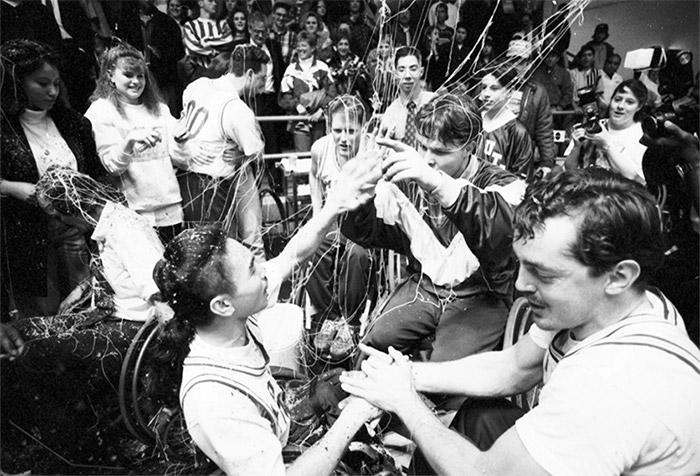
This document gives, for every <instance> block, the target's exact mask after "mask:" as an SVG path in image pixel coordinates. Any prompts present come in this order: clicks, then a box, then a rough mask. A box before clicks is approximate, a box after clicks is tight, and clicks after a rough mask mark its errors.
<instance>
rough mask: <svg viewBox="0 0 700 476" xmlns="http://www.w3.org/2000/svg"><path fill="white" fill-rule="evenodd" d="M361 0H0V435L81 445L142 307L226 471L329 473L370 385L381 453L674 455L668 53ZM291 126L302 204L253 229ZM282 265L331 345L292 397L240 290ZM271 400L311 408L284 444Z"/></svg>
mask: <svg viewBox="0 0 700 476" xmlns="http://www.w3.org/2000/svg"><path fill="white" fill-rule="evenodd" d="M390 3H391V4H392V5H393V8H394V10H392V9H391V8H390V7H389V6H387V4H385V3H384V2H375V1H365V0H349V1H347V2H327V1H323V0H314V1H309V0H297V1H289V0H286V1H285V0H280V1H275V2H273V1H267V0H247V1H242V0H239V1H233V0H231V1H229V0H226V1H220V0H198V1H188V0H170V1H167V2H163V1H156V0H135V1H124V2H106V1H99V0H87V1H80V2H78V1H70V0H60V1H59V0H45V1H38V0H37V1H32V0H15V1H10V0H3V1H2V2H1V3H0V19H1V20H2V25H1V27H2V30H1V33H0V34H1V35H2V36H1V38H0V61H1V65H2V71H1V73H2V97H1V104H0V106H1V107H0V109H1V112H2V117H1V120H2V134H1V137H0V140H1V144H0V145H1V150H0V152H1V154H2V155H1V160H2V161H1V163H0V197H2V214H1V216H0V218H1V226H2V228H1V230H0V233H1V236H2V251H1V253H0V254H1V258H2V263H1V264H2V268H1V269H2V271H1V273H2V308H1V309H0V310H1V312H2V328H1V331H2V332H1V333H0V349H1V350H2V385H1V390H2V400H1V401H0V403H1V404H2V415H3V420H4V422H3V425H2V430H3V446H6V444H7V441H8V437H9V438H13V437H14V436H13V434H12V433H8V431H9V430H8V425H7V424H6V423H7V422H8V421H10V420H11V421H12V422H13V425H14V426H18V427H23V428H32V429H33V431H35V433H36V434H38V435H40V436H39V439H40V440H42V441H44V442H45V443H46V444H49V446H52V447H55V448H59V449H60V450H61V451H66V452H67V454H71V456H72V457H73V456H74V457H76V458H80V457H82V456H85V454H86V453H87V454H90V453H91V452H95V453H98V452H100V451H101V449H100V448H99V445H95V443H96V442H97V441H98V440H100V438H101V437H100V436H99V431H100V429H101V428H103V425H104V424H105V422H107V421H113V420H114V415H115V414H116V413H118V412H119V409H118V406H117V405H116V403H115V402H116V399H115V393H116V389H117V387H118V381H119V377H120V371H121V368H120V365H121V362H122V359H123V355H124V353H125V352H126V350H127V348H128V347H129V344H130V343H131V341H132V339H133V338H134V336H135V335H136V333H137V332H138V330H139V328H140V327H141V326H142V325H143V323H144V322H147V321H149V320H151V319H154V318H157V319H159V320H161V321H162V322H163V325H164V327H163V331H162V333H161V334H160V335H159V337H158V339H156V340H155V350H154V354H153V362H154V363H153V368H152V369H151V370H150V371H149V374H148V379H149V380H150V386H149V388H148V389H147V392H149V393H153V395H156V394H157V395H158V398H163V394H164V393H166V394H167V391H166V390H168V389H171V390H173V391H172V393H173V394H172V395H166V396H165V397H164V399H163V401H166V402H167V404H168V405H172V406H174V407H180V408H181V409H182V411H183V414H184V418H185V421H186V424H187V429H188V432H189V435H190V437H191V438H192V440H193V441H194V443H195V444H196V445H197V447H198V448H199V449H200V450H201V451H203V452H204V453H205V454H206V456H207V457H208V458H210V459H211V460H212V461H213V462H214V463H215V464H216V465H217V466H218V467H219V468H221V469H222V470H224V471H225V472H226V473H227V474H285V472H286V473H289V474H291V473H298V474H309V472H310V471H311V470H313V471H314V472H316V473H318V474H331V473H332V472H333V471H334V468H336V466H337V465H338V463H339V462H340V461H341V459H342V457H343V454H344V452H345V451H346V450H347V448H348V445H349V444H350V442H351V441H352V440H353V439H354V438H356V434H357V433H358V431H359V432H360V434H363V433H364V432H365V431H366V430H365V429H364V428H365V423H366V422H368V421H370V420H375V421H376V419H378V418H384V420H383V421H386V417H382V414H383V413H384V412H386V413H390V414H391V415H393V418H394V421H393V422H392V423H391V424H390V425H393V426H395V427H400V426H401V425H400V424H399V423H397V420H400V421H401V422H402V424H403V429H404V430H405V431H407V432H408V435H407V436H408V437H410V438H411V439H412V440H413V441H414V442H415V443H416V445H417V450H416V452H415V454H414V457H413V461H412V463H411V466H410V468H405V469H404V470H405V471H408V472H409V473H410V474H443V473H450V474H451V473H459V474H465V473H469V472H470V471H474V472H476V471H480V472H482V473H485V474H689V475H690V474H697V473H698V472H700V420H698V418H700V414H698V412H697V411H695V409H694V407H695V405H696V402H697V400H698V398H700V352H699V351H698V347H697V346H698V340H699V338H700V330H699V329H698V327H699V326H698V324H699V320H700V319H699V317H698V306H697V302H698V264H699V261H700V259H699V258H698V226H697V224H698V218H697V217H698V210H700V206H699V201H700V200H699V198H698V197H699V194H698V184H699V183H700V180H699V178H698V171H699V170H700V146H699V143H698V130H697V125H698V123H697V110H698V109H697V102H698V76H697V75H696V76H695V79H694V81H693V74H692V70H688V69H687V68H686V69H683V70H682V71H681V70H680V69H679V70H678V71H681V72H680V73H679V72H678V71H674V74H673V75H669V74H668V70H663V65H662V66H660V67H659V68H660V69H661V71H659V68H657V69H656V70H654V69H652V70H650V71H644V72H640V71H636V72H635V78H633V79H625V80H623V78H622V77H621V76H620V74H619V73H618V72H617V70H618V68H619V67H620V64H621V61H622V58H621V56H620V55H619V54H616V53H615V48H614V47H613V46H612V45H610V44H609V43H608V42H607V39H608V37H609V36H610V28H609V26H608V24H605V23H600V24H598V25H597V26H596V27H595V29H594V31H593V35H592V40H591V41H590V42H589V43H587V44H585V45H584V46H583V47H581V49H580V51H578V52H577V54H576V55H572V54H569V52H568V51H567V50H568V48H569V37H570V32H569V28H568V22H569V21H570V20H571V18H573V16H572V15H574V14H575V12H576V5H573V6H572V5H568V6H567V5H566V4H565V5H563V6H561V8H560V9H559V11H558V12H556V13H555V14H554V15H552V16H551V17H550V18H549V19H546V18H543V12H542V6H541V5H539V4H537V3H536V2H526V1H513V2H505V4H504V5H500V3H499V4H498V5H497V8H496V9H495V10H494V6H493V5H491V4H490V3H489V2H469V1H467V2H464V1H455V0H451V1H449V0H448V1H433V2H427V1H426V2H409V3H411V4H410V6H404V7H401V6H400V5H399V6H397V5H394V3H396V2H390ZM399 3H400V2H399ZM572 3H573V4H575V3H576V2H575V1H574V2H572ZM401 5H402V4H401ZM537 5H539V7H538V6H537ZM572 12H573V13H572ZM19 25H21V27H18V26H19ZM683 66H685V65H683ZM669 81H670V82H669ZM669 107H672V108H673V109H672V113H673V114H670V113H668V111H669ZM657 111H661V113H664V112H666V114H661V116H659V115H658V114H657V115H655V116H654V115H653V114H654V113H655V112H657ZM688 111H691V112H690V113H688ZM693 114H695V116H693ZM282 115H291V116H294V117H293V120H290V121H271V122H267V121H266V122H258V121H257V120H256V118H260V117H263V116H282ZM650 115H651V117H652V118H653V122H652V123H651V126H653V127H651V126H650V125H649V122H648V117H649V116H650ZM693 117H694V120H693ZM555 130H559V131H565V135H566V137H567V139H568V140H567V141H565V142H563V143H559V142H555V141H554V135H555V134H554V131H555ZM292 151H295V152H302V153H308V154H309V155H310V156H311V170H310V173H309V185H310V192H311V205H312V206H311V208H312V217H311V218H310V219H309V220H306V223H304V224H303V226H300V227H299V229H298V230H295V233H294V236H293V237H292V238H291V239H290V241H289V242H288V243H287V244H286V246H285V247H284V249H283V250H282V252H281V253H280V254H278V255H277V256H274V257H273V256H271V255H270V253H269V252H266V248H265V242H264V241H263V226H262V224H263V207H262V203H261V199H260V193H259V186H260V183H261V177H263V176H264V180H266V181H267V183H268V184H269V185H270V186H271V187H272V188H273V189H275V190H276V191H277V192H279V193H280V194H281V193H283V192H284V186H283V180H284V179H283V177H282V175H281V174H280V168H279V167H276V166H275V165H274V164H273V161H264V160H263V154H275V153H280V152H292ZM382 250H390V251H391V252H393V253H395V254H396V255H398V256H401V257H403V263H404V264H403V269H402V275H403V276H404V277H403V279H402V280H401V281H400V282H398V283H395V286H391V288H390V289H391V290H390V291H387V290H386V289H384V288H382V286H381V283H380V281H381V279H383V276H384V274H383V273H384V270H383V269H382V267H383V265H384V261H383V258H382V256H385V255H383V254H382V253H383V251H382ZM304 267H308V268H309V269H310V272H309V273H308V276H307V277H306V280H305V281H304V283H303V284H304V292H305V294H306V296H307V299H309V301H310V308H311V309H314V310H315V312H316V314H314V315H313V316H311V320H312V324H313V327H312V332H311V336H310V337H311V339H310V346H311V347H312V348H313V350H314V351H315V352H316V354H317V355H318V356H323V357H324V358H325V357H327V358H328V359H329V360H328V361H329V362H331V363H333V362H334V363H336V364H337V367H338V369H337V371H336V372H334V373H332V374H324V375H323V376H321V377H319V378H318V379H314V380H313V381H314V384H313V385H312V388H313V389H314V391H313V392H311V394H309V395H306V396H305V397H300V400H299V401H295V402H294V405H292V404H290V397H289V396H286V397H285V393H284V392H283V391H282V390H281V389H280V387H279V386H278V384H277V383H276V382H275V379H274V378H273V376H272V374H271V372H270V368H269V365H268V364H269V356H268V353H267V351H266V348H265V346H264V342H263V338H262V336H261V331H260V328H259V326H258V321H257V316H258V314H259V313H260V312H261V311H263V310H264V309H266V308H269V307H272V306H274V304H275V303H277V302H278V300H279V299H280V291H281V288H282V283H283V282H285V280H288V279H289V278H290V276H292V275H293V274H294V273H295V271H298V270H299V269H302V268H304ZM380 298H381V299H380ZM523 298H525V299H526V302H527V306H528V312H529V314H528V315H529V316H530V319H531V320H532V322H533V323H532V327H531V328H530V330H529V332H527V333H526V334H525V335H524V336H522V338H521V339H520V340H519V341H518V342H517V344H516V345H515V346H514V347H511V348H506V349H504V348H503V335H504V330H505V327H506V322H507V320H508V316H509V311H510V310H511V309H512V308H513V307H514V302H516V300H518V299H520V300H521V301H522V299H523ZM164 309H168V311H167V312H166V311H164ZM368 315H369V322H368V323H367V322H365V321H363V319H364V318H366V317H367V316H368ZM419 360H427V361H428V362H419ZM341 370H342V371H343V372H342V374H341ZM331 381H332V384H331V383H328V382H331ZM317 382H323V384H322V383H317ZM537 385H540V386H543V387H542V393H541V395H540V399H539V404H538V405H537V406H536V407H535V408H534V409H532V410H530V411H528V412H524V411H523V410H522V409H521V408H518V407H516V406H515V405H513V404H511V402H510V401H509V400H506V399H505V398H504V397H508V396H511V395H514V394H517V393H520V392H523V391H527V390H529V389H531V388H532V387H534V386H537ZM329 388H331V390H329ZM164 389H165V390H164ZM168 391H169V390H168ZM314 392H316V393H315V394H314ZM324 392H325V393H324ZM329 393H331V394H333V396H332V397H329V396H328V395H329ZM425 395H427V397H426V396H425ZM446 395H450V396H454V395H457V396H460V397H467V398H466V401H465V402H464V403H461V402H462V401H464V398H462V400H460V404H461V406H460V407H459V410H458V412H457V414H456V416H455V418H454V420H453V421H452V424H451V426H450V427H449V428H448V427H446V426H444V425H443V423H441V422H440V420H438V419H437V418H436V416H435V415H434V413H433V412H432V411H431V409H430V408H429V406H428V405H426V402H428V401H429V402H430V403H431V405H432V406H434V405H435V404H438V405H439V404H440V403H442V402H444V401H445V399H446V398H445V396H446ZM344 397H347V399H346V400H344V401H343V402H342V404H340V405H338V401H340V400H342V399H343V398H344ZM154 398H156V397H154ZM285 398H286V400H285ZM305 398H309V399H310V400H312V401H314V402H315V403H308V404H307V402H306V400H305ZM319 401H320V402H321V404H319V403H318V402H319ZM26 402H32V404H31V405H27V404H26ZM299 402H302V404H301V407H303V408H306V407H304V405H306V406H308V407H309V408H315V409H316V411H317V413H319V414H321V413H323V414H324V415H325V418H324V424H325V428H326V429H327V431H326V432H325V434H324V435H323V436H319V437H318V438H316V439H315V440H314V441H315V443H314V444H312V445H309V448H308V449H307V450H306V451H304V452H303V454H302V455H301V456H299V457H298V458H297V459H296V460H295V461H294V462H293V463H291V464H290V463H288V462H287V464H285V461H284V460H283V449H284V448H285V446H286V445H287V444H288V443H298V441H296V436H297V435H298V433H299V431H298V428H297V426H298V424H299V422H298V421H295V420H294V418H290V414H291V416H292V417H294V416H296V415H297V413H296V412H297V411H298V409H299V408H300V403H299ZM319 405H320V406H319ZM292 407H293V408H292ZM95 408H96V409H97V410H93V409H95ZM290 411H291V413H290ZM312 413H313V412H312ZM96 421H100V422H101V423H99V424H98V423H95V422H96ZM59 429H62V430H64V431H63V432H59V431H58V430H59ZM85 429H88V430H89V431H86V430H85ZM307 430H308V429H307ZM304 434H305V435H306V436H308V431H306V432H304ZM460 435H462V436H466V438H463V437H462V436H460ZM361 438H367V436H366V435H364V436H361ZM305 441H307V442H308V440H305ZM591 441H596V442H599V443H597V444H595V445H589V444H588V443H590V442H591ZM77 442H79V443H77ZM53 445H55V446H53ZM584 447H588V448H589V449H584ZM8 448H12V445H11V444H9V446H8ZM17 451H21V450H18V449H17V448H13V449H12V450H11V451H10V454H12V453H13V452H17ZM6 454H7V453H6Z"/></svg>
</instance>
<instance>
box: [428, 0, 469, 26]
mask: <svg viewBox="0 0 700 476" xmlns="http://www.w3.org/2000/svg"><path fill="white" fill-rule="evenodd" d="M456 3H459V4H462V3H467V2H465V1H464V0H459V2H456V0H445V1H440V2H435V3H434V4H433V5H431V6H430V10H429V11H428V24H429V25H431V26H433V25H435V24H437V23H438V22H439V21H440V20H439V16H440V14H439V12H438V9H440V8H441V5H444V7H445V10H446V12H447V18H446V19H445V24H446V25H447V26H449V27H450V28H456V26H457V23H458V22H459V16H460V15H459V9H460V5H457V4H456Z"/></svg>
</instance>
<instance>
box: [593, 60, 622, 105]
mask: <svg viewBox="0 0 700 476" xmlns="http://www.w3.org/2000/svg"><path fill="white" fill-rule="evenodd" d="M621 61H622V58H620V55H618V54H615V53H613V54H611V55H610V56H608V59H607V60H606V61H605V67H603V74H601V75H600V79H599V81H598V89H597V92H598V98H597V99H598V110H599V111H600V116H601V117H608V106H609V105H610V100H611V99H612V94H613V91H615V89H616V88H617V87H618V86H619V85H620V83H621V82H622V76H620V75H619V74H618V73H617V70H618V68H619V67H620V63H621Z"/></svg>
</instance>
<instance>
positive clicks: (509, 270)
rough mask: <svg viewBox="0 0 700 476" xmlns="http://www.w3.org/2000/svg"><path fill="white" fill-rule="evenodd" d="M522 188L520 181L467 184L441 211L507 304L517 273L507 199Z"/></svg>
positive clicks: (510, 212)
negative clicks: (459, 234) (449, 204)
mask: <svg viewBox="0 0 700 476" xmlns="http://www.w3.org/2000/svg"><path fill="white" fill-rule="evenodd" d="M491 167H493V168H496V167H495V166H491ZM500 172H501V171H500V170H496V171H493V172H491V173H500ZM503 173H504V174H505V173H506V172H505V171H503ZM508 175H510V174H508ZM524 189H525V184H524V182H522V181H519V180H516V181H512V180H510V181H508V182H506V181H500V183H499V182H495V183H493V184H492V185H490V186H488V187H486V188H484V189H482V188H479V187H477V186H475V185H473V184H471V183H470V184H467V185H464V186H463V187H462V189H461V190H460V193H459V196H458V197H457V200H456V201H455V203H454V204H453V205H452V206H449V207H447V208H443V209H444V211H445V214H446V215H447V217H448V218H449V219H450V220H451V221H452V223H454V224H455V226H456V227H457V229H458V230H459V231H460V232H461V233H462V235H463V236H464V238H465V241H466V243H467V245H468V246H469V249H470V250H471V251H472V253H474V255H475V256H476V257H477V259H478V260H479V264H480V265H481V268H482V269H483V271H484V278H485V279H486V281H487V283H488V284H489V286H490V288H491V290H492V291H493V292H495V293H496V294H497V295H499V297H501V298H503V299H504V300H506V302H511V301H512V298H513V278H514V276H515V270H516V261H515V257H514V255H513V247H512V243H513V225H512V218H513V208H514V206H515V204H512V203H509V201H508V200H510V201H511V202H513V201H515V200H514V198H510V197H514V196H517V195H518V194H521V193H524ZM518 190H519V191H518ZM506 197H509V198H508V199H507V198H506Z"/></svg>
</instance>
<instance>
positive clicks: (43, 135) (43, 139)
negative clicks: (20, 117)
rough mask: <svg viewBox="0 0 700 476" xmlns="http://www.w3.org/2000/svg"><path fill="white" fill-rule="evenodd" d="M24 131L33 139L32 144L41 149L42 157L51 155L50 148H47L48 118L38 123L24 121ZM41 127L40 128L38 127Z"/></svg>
mask: <svg viewBox="0 0 700 476" xmlns="http://www.w3.org/2000/svg"><path fill="white" fill-rule="evenodd" d="M23 122H24V126H25V127H24V130H25V132H28V133H29V135H31V137H32V138H33V139H34V142H35V143H36V144H37V145H39V148H40V149H43V152H42V153H43V154H44V156H46V157H48V156H49V155H51V148H50V147H49V129H50V123H49V118H48V117H46V116H44V117H42V118H41V119H39V120H38V121H30V120H28V119H24V121H23ZM40 126H41V127H40ZM35 129H43V130H39V131H37V130H35Z"/></svg>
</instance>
